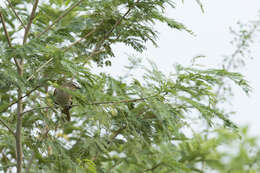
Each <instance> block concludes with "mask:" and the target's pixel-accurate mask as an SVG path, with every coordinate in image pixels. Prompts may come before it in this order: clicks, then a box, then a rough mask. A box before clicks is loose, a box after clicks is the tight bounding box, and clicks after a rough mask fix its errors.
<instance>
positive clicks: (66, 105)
mask: <svg viewBox="0 0 260 173" xmlns="http://www.w3.org/2000/svg"><path fill="white" fill-rule="evenodd" d="M63 88H66V89H68V90H71V91H73V90H75V89H80V88H79V87H78V86H77V85H76V84H75V83H73V82H72V81H67V82H64V84H62V85H61V88H60V89H59V88H56V89H55V90H54V93H53V96H54V101H55V103H56V104H58V105H60V106H61V107H62V111H61V112H62V113H64V114H66V115H67V117H66V119H67V120H68V121H70V112H69V110H70V109H71V108H72V97H71V95H70V94H69V93H68V92H67V91H66V90H63Z"/></svg>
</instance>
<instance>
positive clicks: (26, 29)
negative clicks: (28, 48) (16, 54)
mask: <svg viewBox="0 0 260 173" xmlns="http://www.w3.org/2000/svg"><path fill="white" fill-rule="evenodd" d="M38 2H39V0H35V1H34V4H33V9H32V12H31V15H30V18H29V21H28V24H27V26H26V28H25V31H24V37H23V44H25V43H26V40H27V38H28V34H29V31H30V29H31V25H32V21H33V19H34V17H35V12H36V9H37V6H38Z"/></svg>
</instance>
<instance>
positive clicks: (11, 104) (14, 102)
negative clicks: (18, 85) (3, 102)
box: [0, 85, 41, 113]
mask: <svg viewBox="0 0 260 173" xmlns="http://www.w3.org/2000/svg"><path fill="white" fill-rule="evenodd" d="M40 87H41V85H38V86H36V87H35V88H33V89H32V90H31V91H28V92H27V93H26V94H25V95H24V96H22V97H20V98H18V99H17V100H16V101H13V102H12V103H10V104H9V105H8V106H7V107H6V108H4V109H3V110H1V111H0V113H2V112H4V111H6V110H7V109H8V108H9V107H11V106H13V105H14V104H16V103H18V101H20V100H22V99H23V98H25V97H27V96H29V95H30V94H31V93H32V92H34V91H35V90H37V89H38V88H40Z"/></svg>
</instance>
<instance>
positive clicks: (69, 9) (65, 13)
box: [37, 0, 83, 38]
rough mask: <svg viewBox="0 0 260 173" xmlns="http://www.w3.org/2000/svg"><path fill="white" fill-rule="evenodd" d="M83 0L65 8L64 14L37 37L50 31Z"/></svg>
mask: <svg viewBox="0 0 260 173" xmlns="http://www.w3.org/2000/svg"><path fill="white" fill-rule="evenodd" d="M82 1H83V0H79V1H78V2H76V3H75V4H74V5H72V6H71V7H70V8H68V9H67V10H65V12H64V13H63V14H61V15H60V16H59V17H58V18H57V19H56V20H55V21H54V22H53V23H52V24H51V25H49V26H48V27H47V28H46V29H45V30H44V31H42V32H41V33H40V34H39V35H38V36H37V38H40V37H41V36H42V35H43V34H45V33H46V32H47V31H49V30H50V29H51V28H52V27H53V26H54V25H55V24H56V23H58V22H59V21H60V20H61V19H63V18H64V17H65V16H66V15H67V14H68V13H69V12H70V11H71V10H72V9H73V8H75V7H77V6H78V5H79V4H80V3H81V2H82Z"/></svg>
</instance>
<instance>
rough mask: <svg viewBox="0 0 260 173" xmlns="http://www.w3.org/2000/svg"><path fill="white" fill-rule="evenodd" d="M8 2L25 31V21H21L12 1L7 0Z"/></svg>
mask: <svg viewBox="0 0 260 173" xmlns="http://www.w3.org/2000/svg"><path fill="white" fill-rule="evenodd" d="M7 2H8V4H9V6H10V7H11V9H12V11H13V13H14V15H15V16H16V18H17V19H18V20H19V22H20V23H21V25H22V26H23V28H24V29H25V25H24V23H23V21H22V20H21V18H20V17H19V16H18V14H17V13H16V11H15V9H14V7H13V5H12V3H11V1H10V0H7Z"/></svg>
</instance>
